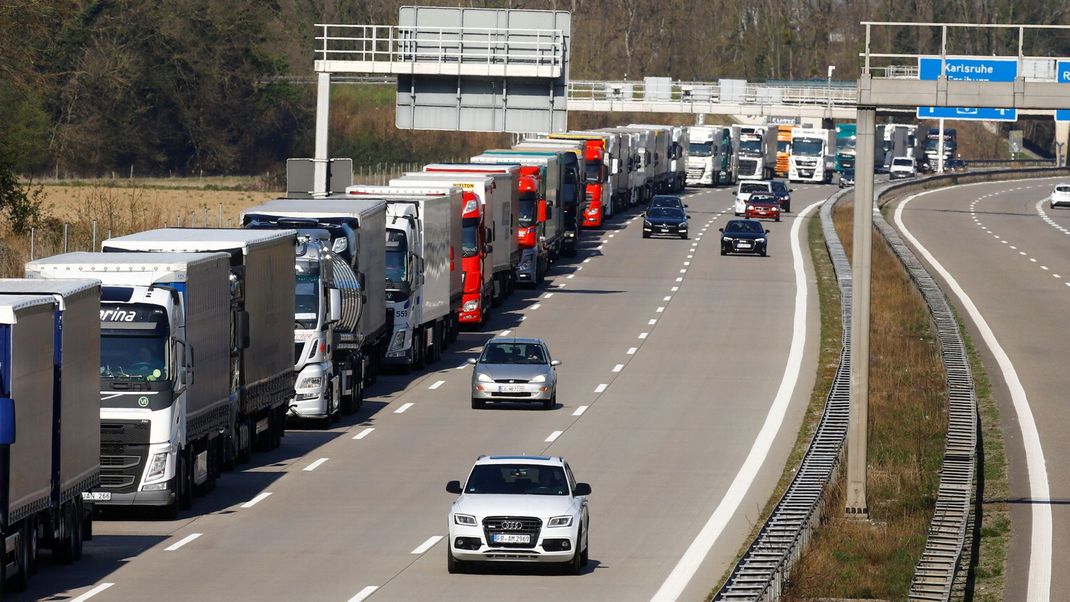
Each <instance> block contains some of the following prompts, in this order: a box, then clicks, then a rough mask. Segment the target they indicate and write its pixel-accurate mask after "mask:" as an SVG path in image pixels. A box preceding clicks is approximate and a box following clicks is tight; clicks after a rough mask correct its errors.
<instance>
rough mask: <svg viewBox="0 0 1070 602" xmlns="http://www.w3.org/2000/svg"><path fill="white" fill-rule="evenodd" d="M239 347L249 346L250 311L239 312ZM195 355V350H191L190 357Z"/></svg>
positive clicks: (245, 347) (246, 347)
mask: <svg viewBox="0 0 1070 602" xmlns="http://www.w3.org/2000/svg"><path fill="white" fill-rule="evenodd" d="M237 319H238V347H239V348H241V349H248V348H249V344H250V342H249V312H247V311H240V312H238V317H237ZM192 356H193V350H192V349H191V350H190V357H191V358H192Z"/></svg>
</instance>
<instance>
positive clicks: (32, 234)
mask: <svg viewBox="0 0 1070 602" xmlns="http://www.w3.org/2000/svg"><path fill="white" fill-rule="evenodd" d="M57 173H59V172H58V171H57ZM36 230H37V228H30V261H33V260H34V259H37V258H36V257H34V251H35V249H34V243H35V242H36V238H37V232H36Z"/></svg>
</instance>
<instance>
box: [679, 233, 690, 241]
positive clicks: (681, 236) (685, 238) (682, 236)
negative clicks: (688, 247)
mask: <svg viewBox="0 0 1070 602" xmlns="http://www.w3.org/2000/svg"><path fill="white" fill-rule="evenodd" d="M680 238H682V239H684V240H687V239H688V238H690V236H688V235H687V234H681V235H680Z"/></svg>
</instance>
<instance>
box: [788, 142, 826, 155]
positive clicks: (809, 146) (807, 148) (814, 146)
mask: <svg viewBox="0 0 1070 602" xmlns="http://www.w3.org/2000/svg"><path fill="white" fill-rule="evenodd" d="M821 146H822V141H821V140H819V139H817V138H796V139H795V140H793V141H792V142H791V154H793V155H802V156H806V157H816V156H818V155H820V154H821Z"/></svg>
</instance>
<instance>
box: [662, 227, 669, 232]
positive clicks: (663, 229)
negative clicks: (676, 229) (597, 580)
mask: <svg viewBox="0 0 1070 602" xmlns="http://www.w3.org/2000/svg"><path fill="white" fill-rule="evenodd" d="M661 231H662V232H668V231H669V229H668V228H662V229H661Z"/></svg>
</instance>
